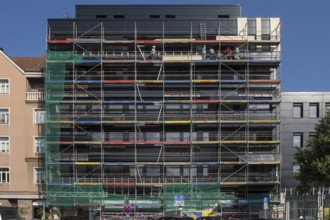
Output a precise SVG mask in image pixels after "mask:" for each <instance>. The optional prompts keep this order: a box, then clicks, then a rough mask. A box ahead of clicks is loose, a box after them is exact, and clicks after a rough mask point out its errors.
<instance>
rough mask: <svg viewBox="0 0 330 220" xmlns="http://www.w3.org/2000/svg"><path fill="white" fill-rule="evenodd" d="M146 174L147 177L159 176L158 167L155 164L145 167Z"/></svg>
mask: <svg viewBox="0 0 330 220" xmlns="http://www.w3.org/2000/svg"><path fill="white" fill-rule="evenodd" d="M146 176H147V177H159V176H160V167H156V166H150V167H146Z"/></svg>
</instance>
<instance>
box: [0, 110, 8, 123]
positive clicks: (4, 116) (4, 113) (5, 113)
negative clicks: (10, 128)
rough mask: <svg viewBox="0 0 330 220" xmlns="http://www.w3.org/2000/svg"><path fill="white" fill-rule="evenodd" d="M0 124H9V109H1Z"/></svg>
mask: <svg viewBox="0 0 330 220" xmlns="http://www.w3.org/2000/svg"><path fill="white" fill-rule="evenodd" d="M0 124H9V110H8V109H0Z"/></svg>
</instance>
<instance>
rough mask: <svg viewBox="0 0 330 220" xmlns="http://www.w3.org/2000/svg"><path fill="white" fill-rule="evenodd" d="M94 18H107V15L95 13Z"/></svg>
mask: <svg viewBox="0 0 330 220" xmlns="http://www.w3.org/2000/svg"><path fill="white" fill-rule="evenodd" d="M96 18H98V19H101V18H104V19H106V18H108V16H107V15H96Z"/></svg>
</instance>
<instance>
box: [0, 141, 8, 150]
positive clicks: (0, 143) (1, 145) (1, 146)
mask: <svg viewBox="0 0 330 220" xmlns="http://www.w3.org/2000/svg"><path fill="white" fill-rule="evenodd" d="M8 152H9V137H0V153H8Z"/></svg>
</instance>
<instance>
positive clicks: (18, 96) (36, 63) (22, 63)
mask: <svg viewBox="0 0 330 220" xmlns="http://www.w3.org/2000/svg"><path fill="white" fill-rule="evenodd" d="M44 66H45V56H41V57H33V58H31V57H19V58H18V57H17V58H10V57H8V56H7V55H6V54H5V53H4V52H3V51H2V50H0V203H1V206H3V207H16V208H19V210H20V212H21V213H26V214H25V215H24V217H25V218H28V219H32V218H33V217H36V215H37V212H38V208H41V207H42V204H43V199H44V194H43V192H44V187H43V183H44V169H43V158H44V157H43V155H44V146H45V145H44V123H45V121H44V119H45V109H44V90H43V88H44V87H43V85H44V82H43V70H44ZM3 210H5V209H3Z"/></svg>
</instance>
